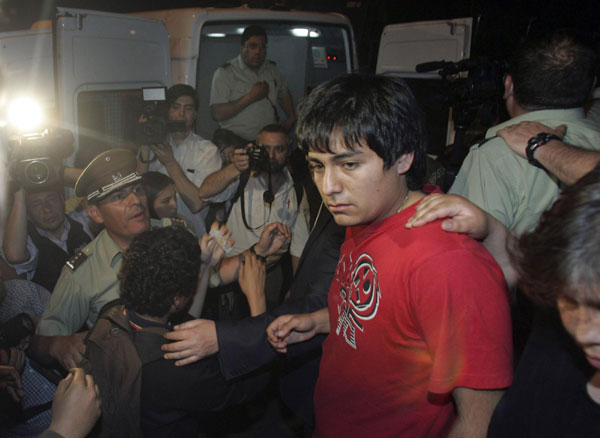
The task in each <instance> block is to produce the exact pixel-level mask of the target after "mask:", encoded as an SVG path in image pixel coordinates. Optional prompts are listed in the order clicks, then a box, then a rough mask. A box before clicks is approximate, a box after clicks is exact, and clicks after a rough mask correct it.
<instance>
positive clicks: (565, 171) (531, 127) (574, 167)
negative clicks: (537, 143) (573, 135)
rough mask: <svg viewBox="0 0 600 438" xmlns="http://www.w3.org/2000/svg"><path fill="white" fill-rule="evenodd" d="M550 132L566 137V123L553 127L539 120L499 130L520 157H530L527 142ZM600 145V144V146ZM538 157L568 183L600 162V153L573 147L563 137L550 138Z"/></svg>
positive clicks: (561, 179)
mask: <svg viewBox="0 0 600 438" xmlns="http://www.w3.org/2000/svg"><path fill="white" fill-rule="evenodd" d="M542 132H547V133H550V134H555V135H557V136H558V137H560V138H563V137H564V135H565V132H566V127H565V126H564V125H561V126H559V127H558V128H556V129H552V128H550V127H548V126H546V125H542V124H541V123H538V122H521V123H519V124H518V125H512V126H508V127H506V128H504V129H501V130H500V131H498V135H499V136H500V137H502V138H503V139H504V141H505V142H506V144H507V145H508V146H509V147H510V148H511V149H512V150H513V151H514V152H515V153H517V154H518V155H519V156H521V157H523V158H527V155H526V152H525V149H526V147H527V142H528V141H529V139H530V138H532V137H534V136H535V135H537V134H539V133H542ZM599 146H600V145H599ZM534 157H535V159H536V160H537V161H539V163H540V164H541V165H542V166H544V167H545V168H546V169H547V170H548V171H549V172H550V173H552V174H553V175H555V176H556V177H557V178H558V179H559V180H560V181H562V182H563V183H565V184H567V185H571V184H574V183H575V182H576V181H577V180H578V179H579V178H581V177H582V176H583V175H585V174H587V173H588V172H590V171H591V170H592V169H593V168H594V167H596V166H597V165H598V163H600V152H597V151H590V150H587V149H582V148H579V147H576V146H571V145H569V144H566V143H564V142H562V141H559V140H550V141H549V142H548V143H546V144H545V145H543V146H541V147H539V148H537V149H536V150H535V153H534Z"/></svg>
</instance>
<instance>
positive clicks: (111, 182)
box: [75, 149, 142, 201]
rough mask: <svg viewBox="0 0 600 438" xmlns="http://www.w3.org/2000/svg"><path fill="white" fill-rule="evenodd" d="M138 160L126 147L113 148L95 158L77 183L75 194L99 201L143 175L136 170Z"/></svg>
mask: <svg viewBox="0 0 600 438" xmlns="http://www.w3.org/2000/svg"><path fill="white" fill-rule="evenodd" d="M136 167H137V160H136V158H135V155H134V154H133V152H131V151H128V150H126V149H111V150H109V151H106V152H103V153H101V154H100V155H98V156H97V157H96V158H94V159H93V160H92V161H91V162H90V164H88V165H87V167H86V168H85V169H84V170H83V172H82V173H81V175H80V176H79V178H78V179H77V182H76V183H75V195H76V196H85V197H86V198H87V200H88V201H99V200H100V199H102V198H104V197H106V196H107V195H108V194H110V193H112V192H114V191H115V190H118V189H120V188H121V187H123V186H127V185H129V184H132V183H134V182H136V181H138V180H140V179H141V178H142V177H141V176H140V174H139V173H137V171H136Z"/></svg>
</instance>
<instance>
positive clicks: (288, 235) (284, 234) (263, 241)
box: [254, 222, 292, 257]
mask: <svg viewBox="0 0 600 438" xmlns="http://www.w3.org/2000/svg"><path fill="white" fill-rule="evenodd" d="M291 240H292V231H291V230H290V227H288V226H287V225H283V224H282V223H280V222H273V223H271V224H269V225H267V226H266V227H265V228H264V230H263V232H262V233H261V235H260V239H259V240H258V242H257V243H256V244H255V245H254V251H255V252H256V254H257V255H259V256H262V257H268V256H270V255H271V254H274V253H276V252H277V251H278V250H279V249H280V248H281V247H282V246H283V245H284V244H286V243H288V242H290V241H291Z"/></svg>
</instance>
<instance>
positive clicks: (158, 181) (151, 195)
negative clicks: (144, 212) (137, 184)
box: [141, 172, 175, 219]
mask: <svg viewBox="0 0 600 438" xmlns="http://www.w3.org/2000/svg"><path fill="white" fill-rule="evenodd" d="M141 182H142V185H143V186H144V190H145V191H146V198H148V213H150V217H151V218H153V219H161V218H160V217H159V216H158V214H157V213H156V211H155V210H154V201H155V200H156V197H157V196H158V194H159V193H160V192H161V191H162V190H164V189H165V188H167V187H168V186H169V185H171V184H173V185H174V184H175V183H174V182H173V180H172V179H171V178H169V177H168V176H167V175H165V174H164V173H160V172H146V173H144V174H143V175H142V181H141Z"/></svg>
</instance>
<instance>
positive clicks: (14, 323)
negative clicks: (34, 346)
mask: <svg viewBox="0 0 600 438" xmlns="http://www.w3.org/2000/svg"><path fill="white" fill-rule="evenodd" d="M34 332H35V325H34V323H33V320H32V319H31V317H30V316H29V315H27V314H26V313H19V314H18V315H17V316H15V317H13V318H11V319H9V320H8V321H6V322H5V323H4V324H2V325H1V326H0V348H1V349H6V348H11V347H16V346H17V345H19V344H20V343H21V341H22V340H23V339H24V338H26V337H27V336H29V335H33V333H34Z"/></svg>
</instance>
